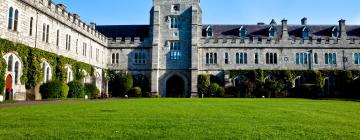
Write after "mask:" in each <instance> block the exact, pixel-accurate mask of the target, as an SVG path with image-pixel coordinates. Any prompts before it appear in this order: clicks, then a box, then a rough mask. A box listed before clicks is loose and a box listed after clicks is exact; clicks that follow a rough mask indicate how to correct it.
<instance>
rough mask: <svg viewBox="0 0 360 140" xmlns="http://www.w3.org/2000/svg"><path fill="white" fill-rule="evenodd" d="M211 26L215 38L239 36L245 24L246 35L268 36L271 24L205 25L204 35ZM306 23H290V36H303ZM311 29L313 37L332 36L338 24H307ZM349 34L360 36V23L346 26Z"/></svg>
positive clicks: (279, 28)
mask: <svg viewBox="0 0 360 140" xmlns="http://www.w3.org/2000/svg"><path fill="white" fill-rule="evenodd" d="M209 26H211V28H212V30H213V37H214V38H232V37H239V29H240V28H241V27H242V26H243V27H244V28H245V29H246V30H247V33H246V37H268V35H269V29H270V27H271V25H216V24H215V25H203V33H202V34H203V37H206V28H207V27H209ZM273 27H275V28H276V31H277V36H282V26H281V25H273ZM304 27H305V26H304V25H288V33H289V36H290V37H302V30H303V28H304ZM306 27H307V28H308V29H309V30H310V36H311V37H331V36H332V34H331V33H332V29H333V28H334V27H338V25H306ZM346 30H347V35H348V36H349V37H352V38H360V25H348V26H346Z"/></svg>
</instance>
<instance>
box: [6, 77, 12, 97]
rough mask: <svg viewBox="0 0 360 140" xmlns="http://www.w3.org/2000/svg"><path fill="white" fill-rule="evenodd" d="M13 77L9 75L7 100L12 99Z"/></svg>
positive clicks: (7, 79) (7, 78)
mask: <svg viewBox="0 0 360 140" xmlns="http://www.w3.org/2000/svg"><path fill="white" fill-rule="evenodd" d="M12 88H13V87H12V76H11V75H10V74H9V75H8V76H7V77H6V85H5V91H6V92H5V100H11V98H12V92H13V90H12Z"/></svg>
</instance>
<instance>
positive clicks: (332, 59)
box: [325, 53, 336, 65]
mask: <svg viewBox="0 0 360 140" xmlns="http://www.w3.org/2000/svg"><path fill="white" fill-rule="evenodd" d="M325 64H327V65H336V53H325Z"/></svg>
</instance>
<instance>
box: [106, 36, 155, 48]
mask: <svg viewBox="0 0 360 140" xmlns="http://www.w3.org/2000/svg"><path fill="white" fill-rule="evenodd" d="M108 43H109V47H111V48H129V47H130V48H131V47H134V48H135V47H149V46H150V45H148V44H149V43H150V40H149V39H148V38H142V37H116V38H108Z"/></svg>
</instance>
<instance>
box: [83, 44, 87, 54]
mask: <svg viewBox="0 0 360 140" xmlns="http://www.w3.org/2000/svg"><path fill="white" fill-rule="evenodd" d="M86 49H87V45H86V43H83V56H86Z"/></svg>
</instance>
